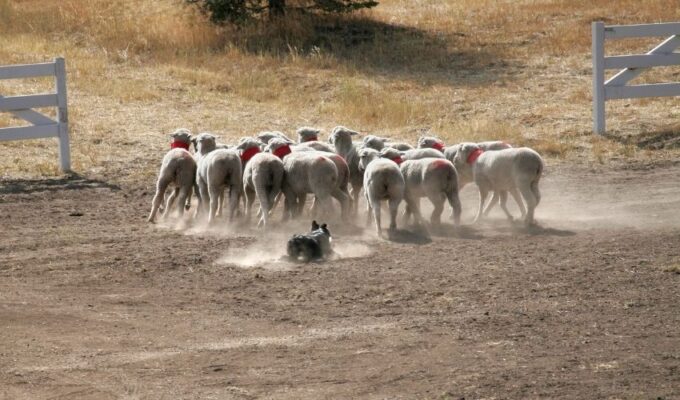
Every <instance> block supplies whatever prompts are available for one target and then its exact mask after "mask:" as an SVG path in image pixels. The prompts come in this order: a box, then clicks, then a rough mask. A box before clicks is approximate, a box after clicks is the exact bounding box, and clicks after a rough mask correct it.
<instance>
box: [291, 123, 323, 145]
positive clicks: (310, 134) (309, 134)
mask: <svg viewBox="0 0 680 400" xmlns="http://www.w3.org/2000/svg"><path fill="white" fill-rule="evenodd" d="M295 133H297V135H298V143H304V142H316V141H318V140H319V133H321V130H320V129H316V128H310V127H308V126H303V127H301V128H298V129H297V131H295Z"/></svg>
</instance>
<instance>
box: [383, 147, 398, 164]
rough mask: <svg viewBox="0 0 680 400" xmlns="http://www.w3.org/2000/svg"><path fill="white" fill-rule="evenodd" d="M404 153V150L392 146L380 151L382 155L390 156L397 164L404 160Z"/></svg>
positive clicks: (384, 156)
mask: <svg viewBox="0 0 680 400" xmlns="http://www.w3.org/2000/svg"><path fill="white" fill-rule="evenodd" d="M403 155H404V153H403V152H401V151H399V150H397V149H395V148H392V147H385V148H384V149H382V150H381V151H380V157H382V158H388V159H390V160H392V161H394V162H395V163H397V164H401V163H402V162H403V161H404V159H403V158H402V156H403Z"/></svg>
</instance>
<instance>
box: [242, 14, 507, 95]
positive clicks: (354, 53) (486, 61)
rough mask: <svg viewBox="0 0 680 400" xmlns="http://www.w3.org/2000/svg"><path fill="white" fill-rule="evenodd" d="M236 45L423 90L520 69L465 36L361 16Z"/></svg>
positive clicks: (258, 34) (306, 24) (307, 22)
mask: <svg viewBox="0 0 680 400" xmlns="http://www.w3.org/2000/svg"><path fill="white" fill-rule="evenodd" d="M233 40H234V41H235V42H237V43H236V45H237V46H239V47H240V48H242V49H243V50H244V51H246V52H249V53H253V54H262V53H265V54H271V55H275V56H286V55H291V54H295V55H300V54H302V55H305V56H309V57H314V56H316V55H330V56H332V57H333V58H334V59H335V60H337V61H338V62H339V63H342V64H346V65H349V66H351V67H353V68H356V69H358V70H360V71H362V72H366V73H370V74H377V75H380V76H382V77H384V78H386V79H398V80H403V79H409V80H413V81H416V82H420V83H423V84H428V83H442V82H443V83H448V84H469V85H478V84H488V83H490V82H495V81H498V80H501V79H506V78H507V77H508V75H509V73H510V71H512V70H516V69H518V68H520V67H521V65H517V64H516V63H510V62H509V61H506V60H503V58H502V57H501V56H500V54H498V50H499V49H500V47H498V46H496V47H494V46H493V45H489V46H483V47H479V46H473V45H471V44H470V42H471V40H470V38H468V34H467V33H464V32H453V33H441V32H438V33H433V32H428V31H425V30H422V29H417V28H414V27H409V26H402V25H396V24H388V23H384V22H380V21H375V20H372V19H370V18H366V17H357V16H315V17H311V16H308V17H301V18H300V20H299V21H295V22H291V21H287V22H285V23H283V24H281V26H279V27H272V26H270V25H269V26H266V27H260V28H257V29H251V30H250V31H249V32H248V33H240V34H238V33H237V34H236V35H235V38H234V39H233Z"/></svg>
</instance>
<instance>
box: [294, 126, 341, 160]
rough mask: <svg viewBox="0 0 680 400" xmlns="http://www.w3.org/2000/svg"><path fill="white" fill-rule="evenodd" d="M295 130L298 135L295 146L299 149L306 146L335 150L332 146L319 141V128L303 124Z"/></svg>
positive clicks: (327, 150)
mask: <svg viewBox="0 0 680 400" xmlns="http://www.w3.org/2000/svg"><path fill="white" fill-rule="evenodd" d="M295 132H296V133H297V135H298V144H297V145H296V146H295V147H297V148H300V149H301V150H304V149H305V148H306V147H308V148H312V149H314V150H319V151H326V152H329V153H333V152H335V149H334V148H333V147H332V146H330V145H329V144H327V143H323V142H320V141H319V133H321V130H320V129H317V128H310V127H307V126H305V127H302V128H298V130H297V131H295Z"/></svg>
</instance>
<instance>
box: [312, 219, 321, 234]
mask: <svg viewBox="0 0 680 400" xmlns="http://www.w3.org/2000/svg"><path fill="white" fill-rule="evenodd" d="M317 229H319V224H317V223H316V220H314V221H312V230H313V231H315V230H317Z"/></svg>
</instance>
